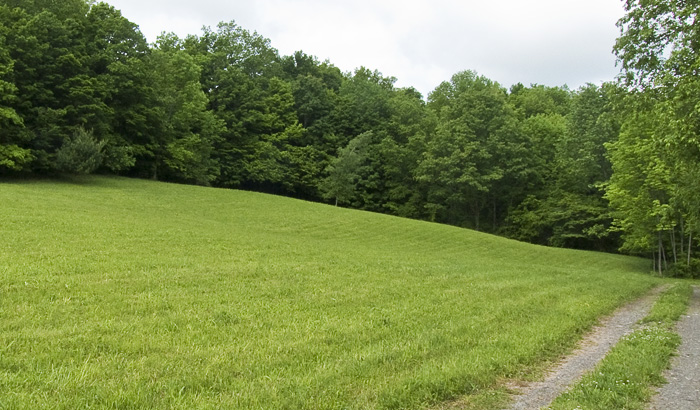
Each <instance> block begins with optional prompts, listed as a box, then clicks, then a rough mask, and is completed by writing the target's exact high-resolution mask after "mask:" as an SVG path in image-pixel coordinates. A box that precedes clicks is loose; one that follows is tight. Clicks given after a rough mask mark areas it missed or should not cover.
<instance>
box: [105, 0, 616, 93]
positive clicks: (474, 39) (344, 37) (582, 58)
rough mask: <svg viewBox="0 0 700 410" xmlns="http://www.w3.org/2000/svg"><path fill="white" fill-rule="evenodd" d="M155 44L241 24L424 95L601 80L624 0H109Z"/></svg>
mask: <svg viewBox="0 0 700 410" xmlns="http://www.w3.org/2000/svg"><path fill="white" fill-rule="evenodd" d="M107 2H108V3H110V4H112V5H113V6H114V7H116V8H117V9H119V10H121V11H122V14H123V15H124V16H125V17H126V18H128V19H129V20H131V21H132V22H134V23H136V24H138V25H139V26H140V28H141V31H142V32H143V34H144V35H145V36H146V38H147V39H148V40H149V41H151V42H152V41H154V40H155V39H156V37H157V36H158V34H160V33H161V32H162V31H172V32H175V33H176V34H178V35H180V36H185V35H187V34H199V33H200V32H201V28H202V26H211V27H212V28H215V27H216V24H217V23H218V22H220V21H231V20H235V21H236V23H237V24H238V25H239V26H241V27H243V28H245V29H247V30H249V31H251V32H252V31H257V32H258V33H259V34H261V35H262V36H264V37H267V38H269V39H270V40H271V42H272V46H273V47H275V48H276V49H277V50H279V52H280V54H281V55H290V54H292V53H293V52H294V51H296V50H302V51H304V52H305V53H307V54H310V55H314V56H316V57H318V59H319V60H321V61H323V60H326V59H328V60H330V62H331V63H333V64H334V65H335V66H337V67H339V68H340V69H341V70H343V71H352V70H354V69H355V68H357V67H359V66H365V67H367V68H370V69H373V70H374V69H376V70H379V71H380V72H382V74H384V75H385V76H393V77H396V78H397V79H398V81H397V83H396V85H397V86H399V87H408V86H413V87H415V88H416V89H418V90H419V91H420V92H421V93H423V95H424V96H427V94H428V93H429V92H430V91H432V90H433V89H434V88H435V87H436V86H437V85H438V84H440V83H441V82H442V81H446V80H449V79H450V77H451V76H452V75H453V74H454V73H456V72H458V71H462V70H475V71H477V72H478V73H479V74H482V75H485V76H486V77H488V78H490V79H492V80H494V81H498V82H499V83H501V84H502V85H504V86H506V87H509V86H510V85H512V84H515V83H518V82H522V83H523V84H525V85H529V84H544V85H550V86H555V85H564V84H566V85H568V86H569V87H570V88H572V89H576V88H578V87H579V86H581V85H583V84H585V83H588V82H590V83H594V84H600V83H601V82H603V81H609V80H612V79H614V77H615V75H617V73H618V71H619V70H618V68H617V67H616V66H615V57H614V56H613V54H612V51H611V50H612V47H613V45H614V43H615V38H616V37H617V36H618V34H619V31H618V29H617V27H616V26H615V22H616V21H617V20H618V19H619V18H620V17H622V16H623V14H624V10H623V5H622V0H490V1H489V0H341V1H337V0H107Z"/></svg>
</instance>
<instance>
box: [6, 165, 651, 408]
mask: <svg viewBox="0 0 700 410" xmlns="http://www.w3.org/2000/svg"><path fill="white" fill-rule="evenodd" d="M646 271H648V266H647V264H646V262H644V261H641V260H639V259H634V258H628V257H623V256H616V255H606V254H597V253H591V252H577V251H571V250H562V249H550V248H544V247H537V246H532V245H528V244H523V243H518V242H515V241H510V240H506V239H502V238H498V237H495V236H490V235H485V234H481V233H477V232H472V231H468V230H463V229H459V228H455V227H448V226H442V225H438V224H430V223H425V222H419V221H411V220H406V219H400V218H394V217H390V216H384V215H378V214H372V213H366V212H358V211H352V210H347V209H341V208H335V207H331V206H326V205H322V204H312V203H308V202H303V201H297V200H292V199H287V198H282V197H274V196H268V195H262V194H256V193H250V192H240V191H232V190H221V189H211V188H201V187H192V186H183V185H173V184H164V183H157V182H150V181H141V180H130V179H124V178H105V177H86V178H79V179H72V180H64V181H3V182H0V408H8V409H15V408H17V409H37V408H52V409H74V408H114V409H145V408H156V409H158V408H160V409H215V408H221V409H223V408H226V409H239V408H240V409H380V408H382V409H383V408H389V409H399V408H405V409H419V408H424V407H428V406H431V405H435V404H437V403H440V402H442V401H445V400H449V399H451V398H455V397H457V396H460V395H465V394H466V395H470V394H475V395H477V394H483V392H484V391H489V390H490V389H494V388H497V384H498V381H499V380H502V379H503V378H506V377H522V376H523V375H524V374H526V373H527V372H528V371H529V369H532V368H537V366H538V365H541V364H542V363H543V361H546V360H548V359H552V358H554V357H556V356H557V355H558V354H561V353H562V352H564V351H565V350H566V349H568V348H571V347H572V346H573V344H574V343H575V342H576V339H577V337H578V336H580V334H581V333H582V332H583V331H585V330H586V329H587V328H589V327H590V326H591V325H592V324H593V323H594V322H595V321H596V318H598V317H599V316H600V315H603V314H606V313H609V312H611V311H612V310H613V309H614V308H616V307H617V306H619V305H621V304H622V303H624V302H625V301H628V300H630V299H633V298H635V297H637V296H639V295H641V294H642V293H644V292H645V291H646V290H648V289H649V288H650V287H652V286H653V285H654V284H656V283H658V281H659V279H657V278H654V277H652V276H651V275H648V274H646V273H645V272H646Z"/></svg>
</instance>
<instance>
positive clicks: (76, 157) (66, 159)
mask: <svg viewBox="0 0 700 410" xmlns="http://www.w3.org/2000/svg"><path fill="white" fill-rule="evenodd" d="M104 146H105V141H97V140H96V139H95V137H93V135H92V131H86V130H85V129H83V128H78V129H77V130H76V131H75V133H74V134H73V137H72V138H67V139H66V140H65V141H64V142H63V145H61V148H59V149H58V151H56V169H58V170H59V171H62V172H67V173H69V174H91V173H93V172H94V171H95V170H96V169H97V168H98V167H99V166H100V165H102V161H103V160H104V153H103V148H104Z"/></svg>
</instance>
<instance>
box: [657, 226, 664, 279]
mask: <svg viewBox="0 0 700 410" xmlns="http://www.w3.org/2000/svg"><path fill="white" fill-rule="evenodd" d="M658 236H659V276H663V275H664V273H663V271H662V270H661V257H662V255H661V248H662V243H661V232H660V231H659V234H658Z"/></svg>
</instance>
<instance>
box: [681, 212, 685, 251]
mask: <svg viewBox="0 0 700 410" xmlns="http://www.w3.org/2000/svg"><path fill="white" fill-rule="evenodd" d="M684 246H685V223H684V221H683V216H681V255H683V253H684V250H683V247H684Z"/></svg>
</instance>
